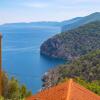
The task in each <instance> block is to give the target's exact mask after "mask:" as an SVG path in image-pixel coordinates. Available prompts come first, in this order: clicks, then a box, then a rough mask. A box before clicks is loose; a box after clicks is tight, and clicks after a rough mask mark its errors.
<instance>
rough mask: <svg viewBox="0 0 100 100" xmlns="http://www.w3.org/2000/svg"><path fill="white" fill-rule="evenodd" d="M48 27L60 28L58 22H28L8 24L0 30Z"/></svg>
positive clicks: (0, 26)
mask: <svg viewBox="0 0 100 100" xmlns="http://www.w3.org/2000/svg"><path fill="white" fill-rule="evenodd" d="M48 26H54V27H56V26H57V27H58V26H60V22H30V23H8V24H3V25H0V28H6V27H15V28H16V27H48Z"/></svg>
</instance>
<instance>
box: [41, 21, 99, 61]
mask: <svg viewBox="0 0 100 100" xmlns="http://www.w3.org/2000/svg"><path fill="white" fill-rule="evenodd" d="M96 49H100V21H97V22H92V23H89V24H86V25H84V26H81V27H79V28H77V29H74V30H70V31H67V32H64V33H61V34H58V35H56V36H54V37H52V38H50V39H48V40H47V41H45V42H44V43H43V44H42V46H41V54H43V55H46V56H49V57H53V58H62V59H68V60H70V59H71V60H72V59H76V58H78V57H80V56H81V55H84V54H87V53H88V52H90V51H94V50H96Z"/></svg>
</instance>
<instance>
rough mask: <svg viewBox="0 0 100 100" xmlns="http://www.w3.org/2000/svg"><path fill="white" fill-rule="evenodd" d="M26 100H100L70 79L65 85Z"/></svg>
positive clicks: (62, 84) (99, 97)
mask: <svg viewBox="0 0 100 100" xmlns="http://www.w3.org/2000/svg"><path fill="white" fill-rule="evenodd" d="M26 100H100V96H98V95H96V94H95V93H93V92H91V91H89V90H88V89H86V88H84V87H83V86H80V85H79V84H78V83H76V82H74V81H73V80H72V79H70V80H69V81H67V82H65V83H61V84H59V85H57V86H54V87H51V88H49V89H46V90H43V91H41V92H39V93H37V94H36V95H33V96H31V97H29V98H27V99H26Z"/></svg>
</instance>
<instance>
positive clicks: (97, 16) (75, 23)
mask: <svg viewBox="0 0 100 100" xmlns="http://www.w3.org/2000/svg"><path fill="white" fill-rule="evenodd" d="M93 21H100V12H96V13H93V14H90V15H88V16H85V17H79V18H78V19H77V18H76V19H74V20H72V22H71V23H65V25H64V26H63V27H62V32H66V31H67V30H71V29H74V28H77V27H79V26H82V25H84V24H87V23H89V22H93Z"/></svg>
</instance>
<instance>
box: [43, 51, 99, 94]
mask: <svg viewBox="0 0 100 100" xmlns="http://www.w3.org/2000/svg"><path fill="white" fill-rule="evenodd" d="M66 78H75V79H79V80H81V82H80V83H81V84H82V85H83V86H85V87H86V88H88V89H90V90H92V91H93V92H95V93H97V94H99V95H100V50H96V51H92V52H90V53H89V54H86V55H84V56H81V57H80V58H78V59H77V60H74V61H72V62H71V63H70V64H64V65H60V66H57V68H55V69H52V70H50V71H49V72H48V73H47V74H46V75H44V77H43V83H44V84H43V86H44V87H45V88H48V87H50V86H53V85H56V84H58V83H59V82H63V81H64V80H65V79H66Z"/></svg>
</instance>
